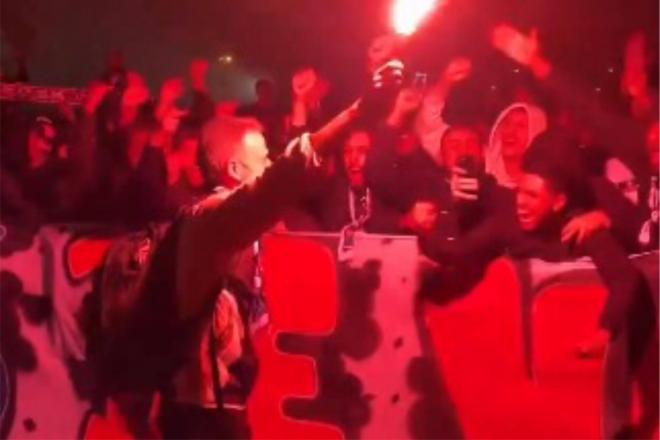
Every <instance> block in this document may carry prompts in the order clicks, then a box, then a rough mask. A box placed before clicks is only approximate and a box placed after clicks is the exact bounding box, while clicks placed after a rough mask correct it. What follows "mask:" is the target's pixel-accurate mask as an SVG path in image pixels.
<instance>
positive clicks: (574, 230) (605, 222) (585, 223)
mask: <svg viewBox="0 0 660 440" xmlns="http://www.w3.org/2000/svg"><path fill="white" fill-rule="evenodd" d="M611 225H612V221H611V220H610V218H609V217H608V216H607V214H605V213H604V212H603V211H591V212H587V213H586V214H582V215H578V216H577V217H574V218H573V219H571V221H569V222H568V223H567V224H566V226H564V229H563V230H562V231H561V241H562V243H567V244H568V243H572V242H574V243H575V244H577V245H580V244H582V243H584V240H586V239H587V238H589V237H590V236H591V235H592V234H594V233H595V232H598V231H600V230H603V229H608V228H609V227H610V226H611Z"/></svg>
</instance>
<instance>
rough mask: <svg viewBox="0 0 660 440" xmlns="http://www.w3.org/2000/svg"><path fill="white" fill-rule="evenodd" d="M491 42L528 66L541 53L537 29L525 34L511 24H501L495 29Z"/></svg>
mask: <svg viewBox="0 0 660 440" xmlns="http://www.w3.org/2000/svg"><path fill="white" fill-rule="evenodd" d="M491 42H492V44H493V47H495V49H497V50H499V51H500V52H502V53H503V54H504V55H506V56H507V57H509V58H511V59H512V60H513V61H515V62H517V63H518V64H521V65H523V66H526V67H529V66H530V65H531V63H532V62H533V61H534V60H535V59H536V58H538V57H539V56H540V53H541V50H540V46H539V40H538V31H537V30H536V29H532V31H531V32H530V33H529V35H525V34H523V33H522V32H520V31H519V30H517V29H515V28H514V27H513V26H511V25H508V24H501V25H499V26H496V27H495V28H494V29H493V33H492V35H491Z"/></svg>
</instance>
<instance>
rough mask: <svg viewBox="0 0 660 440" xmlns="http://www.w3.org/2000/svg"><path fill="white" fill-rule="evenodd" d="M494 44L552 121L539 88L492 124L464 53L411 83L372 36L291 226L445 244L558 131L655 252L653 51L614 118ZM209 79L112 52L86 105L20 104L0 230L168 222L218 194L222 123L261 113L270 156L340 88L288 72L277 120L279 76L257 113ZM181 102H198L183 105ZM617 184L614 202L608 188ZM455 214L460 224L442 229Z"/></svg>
mask: <svg viewBox="0 0 660 440" xmlns="http://www.w3.org/2000/svg"><path fill="white" fill-rule="evenodd" d="M492 43H493V46H494V47H495V49H498V50H500V51H501V52H502V54H503V55H504V56H507V57H509V58H511V59H512V60H513V61H515V62H517V63H518V64H519V65H520V66H521V68H524V69H528V70H529V71H530V72H531V74H532V75H533V76H534V77H535V78H536V80H537V82H538V87H539V88H544V89H545V95H546V96H550V97H551V99H552V101H553V102H552V105H551V107H552V108H553V111H552V112H548V111H546V110H545V109H544V108H543V107H542V106H541V105H540V103H539V100H538V99H535V97H534V94H533V93H529V92H528V91H525V90H520V91H519V92H518V93H517V95H518V96H517V98H516V99H519V100H518V101H516V102H514V103H511V105H509V106H507V107H506V108H505V109H504V110H503V111H502V112H501V113H500V115H499V116H498V117H497V118H496V119H495V120H494V122H493V121H489V120H487V119H485V118H484V117H481V115H482V114H483V112H482V113H479V112H472V113H471V112H470V111H469V106H466V105H464V103H463V102H461V98H462V96H461V94H460V93H453V92H454V91H455V90H456V89H460V85H461V83H462V82H463V81H464V80H465V79H466V78H467V77H469V76H470V74H471V70H472V65H471V61H470V60H469V59H465V58H458V59H454V60H452V61H451V62H450V63H449V64H448V66H447V67H446V69H445V71H444V72H442V73H441V74H440V75H439V78H438V79H437V81H436V82H435V83H433V84H426V82H424V83H420V82H419V81H417V78H415V80H414V81H410V80H407V79H406V78H405V73H403V72H402V70H400V69H398V67H396V66H395V67H392V66H391V65H389V66H388V65H387V64H385V63H386V62H387V61H389V60H393V59H396V58H398V56H399V55H400V53H399V52H400V51H401V47H402V42H401V40H400V39H399V38H397V37H392V36H385V37H380V38H377V39H375V40H374V42H373V43H372V45H371V46H370V48H369V50H368V52H367V58H368V62H367V70H368V73H365V77H367V78H370V79H371V83H370V85H369V87H367V88H368V89H371V90H368V91H367V92H365V96H364V97H363V98H362V101H361V103H360V106H361V107H362V110H363V111H362V117H361V118H360V120H359V122H358V123H356V124H353V126H352V127H350V129H348V130H347V131H346V133H344V136H343V139H342V148H340V149H339V150H338V151H340V154H337V157H335V158H334V159H335V160H334V161H330V162H329V163H327V165H326V166H325V172H324V175H323V176H320V177H319V178H318V179H316V180H315V181H314V182H310V189H309V194H308V197H306V200H305V202H304V203H302V204H301V206H299V209H296V210H294V211H292V212H291V213H289V215H287V218H286V221H285V224H286V226H287V227H288V228H289V229H294V230H295V229H297V230H300V229H305V230H323V231H339V230H341V229H342V228H343V227H345V226H347V225H349V224H352V225H353V227H354V228H356V229H360V228H361V229H365V230H366V231H367V232H374V233H386V234H398V233H420V231H421V230H430V229H432V228H435V227H436V226H438V224H440V226H438V228H439V229H441V230H442V231H443V234H445V233H446V234H448V236H450V237H454V236H456V235H457V234H459V233H461V231H464V229H465V228H470V227H472V226H474V225H475V224H477V223H479V222H480V221H481V220H482V219H483V218H485V217H488V216H491V215H496V214H497V215H499V213H501V212H502V211H503V210H507V209H509V210H510V209H511V208H512V207H513V203H512V195H513V190H515V188H516V186H517V181H518V179H519V177H520V174H521V166H522V159H523V156H524V153H525V151H526V150H527V149H528V147H529V146H530V145H531V144H532V141H533V140H534V139H535V138H536V137H538V135H539V134H541V133H543V132H545V131H548V130H549V131H556V130H557V129H561V130H562V131H563V132H564V133H566V134H567V137H568V138H570V142H572V143H573V144H574V145H575V149H576V151H577V152H579V154H580V157H581V160H582V163H581V165H583V166H584V171H585V173H586V174H588V175H589V176H590V177H593V178H594V179H600V178H605V179H601V180H605V181H609V183H610V186H609V187H607V186H605V187H604V188H603V185H600V184H597V183H593V186H594V187H595V188H596V190H595V193H596V194H597V195H599V193H608V195H607V196H604V197H602V198H600V197H599V203H601V205H600V206H601V208H602V209H603V210H604V211H605V212H606V213H607V214H608V216H609V219H610V220H611V222H612V223H613V224H614V226H613V227H614V229H615V230H617V228H616V227H617V226H621V228H620V230H619V231H618V232H620V234H619V235H620V236H621V238H622V240H625V241H624V243H625V246H626V248H627V249H629V250H630V251H639V250H643V249H649V248H653V247H654V246H655V245H656V244H657V235H658V234H657V193H658V191H657V186H658V178H657V172H658V109H657V100H656V99H655V98H656V97H657V53H655V54H654V53H653V51H652V49H650V48H649V44H648V41H647V39H646V38H645V36H644V35H643V34H642V33H638V34H635V35H633V36H632V37H631V38H630V40H629V41H628V44H627V48H626V53H625V54H624V57H623V59H624V65H623V67H622V72H623V75H622V77H621V92H622V94H623V95H624V96H625V98H626V100H627V102H628V103H629V107H628V109H627V114H626V112H624V113H621V112H619V113H617V112H615V111H608V110H606V109H604V108H603V106H602V105H600V104H599V103H596V102H595V101H594V100H593V99H592V98H593V96H592V95H591V94H589V93H587V92H585V91H584V90H582V89H580V88H579V87H576V86H575V85H574V84H571V82H570V81H567V80H566V79H565V78H563V77H562V75H561V72H558V71H557V69H555V68H554V67H553V66H552V64H551V62H550V61H549V60H546V59H545V58H544V57H543V54H542V50H541V45H540V44H539V42H538V41H537V37H536V36H535V35H529V36H527V35H523V34H521V33H519V32H518V31H516V30H515V29H513V28H511V27H509V26H501V27H499V28H497V29H495V30H494V32H493V35H492ZM654 68H655V69H656V70H655V73H654V70H653V69H654ZM208 69H209V63H208V62H207V61H206V60H203V59H197V60H194V61H193V62H192V63H191V64H190V69H189V72H188V75H187V76H188V78H187V81H186V79H184V78H183V77H176V78H172V79H169V80H167V81H165V83H164V84H163V85H162V87H161V89H160V91H159V93H158V95H156V96H154V95H153V94H152V93H151V92H150V90H149V88H148V87H147V85H146V82H145V80H144V78H143V77H142V76H141V75H140V74H138V73H137V72H134V71H131V70H129V69H128V68H126V67H125V65H124V61H123V58H122V56H121V54H120V53H116V52H115V53H112V54H111V55H110V56H109V58H108V61H107V68H106V70H105V71H104V72H103V73H102V74H101V75H100V76H99V78H97V79H96V80H94V81H92V82H91V84H90V85H89V86H88V88H87V97H86V100H85V102H84V104H83V105H82V106H81V107H79V108H74V107H72V106H70V105H67V104H65V103H63V104H62V105H60V106H59V108H58V111H57V113H56V114H54V115H53V114H50V115H48V116H46V115H39V114H37V115H35V114H34V113H31V112H26V111H25V110H24V108H23V107H24V106H23V105H22V104H21V103H3V106H2V171H3V172H2V208H3V209H2V217H3V223H4V224H16V225H23V226H24V225H39V224H43V223H53V222H55V223H57V222H77V223H80V222H85V223H87V222H92V223H110V224H115V225H122V226H128V227H133V228H135V227H141V226H144V225H146V224H148V223H149V222H164V221H168V220H171V219H173V218H174V217H175V216H176V214H177V212H178V211H179V210H180V208H181V207H183V206H187V205H190V204H192V203H193V202H194V201H196V200H198V199H200V198H201V197H202V196H204V195H206V194H208V193H209V192H210V191H212V190H213V185H212V184H210V183H209V182H212V181H213V179H210V178H209V175H208V173H209V172H210V170H209V168H208V167H207V166H206V165H205V161H206V158H205V157H204V154H203V153H202V151H203V149H202V148H200V145H203V143H204V142H206V141H207V139H205V137H208V136H210V134H209V132H210V130H208V126H209V125H210V124H211V123H212V121H213V120H214V119H216V118H229V117H251V118H254V119H256V120H257V121H258V122H259V124H260V126H261V129H262V130H263V133H264V135H265V137H266V139H267V144H268V147H269V154H270V158H271V159H276V158H277V157H278V156H279V155H281V154H282V152H283V151H284V148H285V147H286V145H287V143H288V142H289V141H290V140H291V139H293V138H294V137H295V136H297V135H299V134H300V133H301V132H303V131H305V130H310V129H315V128H318V127H319V126H320V125H321V124H322V123H324V122H325V121H326V120H327V119H329V115H328V114H327V112H326V111H325V108H324V102H325V100H326V97H327V95H328V93H329V92H330V83H329V82H328V81H327V80H325V79H324V78H322V77H321V76H320V74H319V72H317V71H316V70H315V69H314V68H311V67H309V68H305V69H301V70H299V71H297V72H295V74H294V75H293V77H292V81H291V88H290V90H291V98H292V99H291V102H292V104H291V107H290V108H289V109H288V110H282V107H281V106H280V105H279V101H278V99H277V97H276V92H275V91H276V86H275V84H274V83H273V82H271V81H270V80H268V79H261V80H259V81H257V83H256V85H255V92H256V96H257V99H256V101H255V102H254V103H250V104H247V105H239V104H238V103H235V102H220V103H216V102H214V100H213V99H212V97H211V95H210V93H209V88H208V85H207V72H208ZM21 72H23V73H22V75H21V77H20V78H18V80H21V81H24V80H25V79H26V77H27V73H26V71H25V69H21ZM397 75H403V79H402V78H399V77H398V76H397ZM388 82H389V83H396V84H397V85H398V86H399V87H396V88H392V87H390V89H392V90H394V92H392V90H389V91H388V90H379V87H381V86H382V85H383V84H385V87H383V89H388V87H387V86H388ZM377 91H378V93H376V92H377ZM388 93H389V95H388ZM376 95H378V96H376ZM184 100H185V101H188V102H189V105H188V106H187V107H185V108H184V107H183V106H182V104H181V103H182V102H183V101H184ZM473 101H476V102H478V97H473ZM546 101H547V100H546ZM466 109H467V110H466ZM612 188H618V189H619V192H618V194H616V195H613V194H612V192H611V191H609V192H608V190H609V189H612ZM619 195H622V196H623V198H622V199H621V200H619V199H618V197H619ZM613 197H617V199H616V200H615V199H613ZM608 210H609V211H608ZM448 212H451V213H452V214H456V215H451V216H449V217H451V221H449V223H448V224H446V225H442V223H445V221H444V217H446V215H445V214H446V213H448ZM640 217H642V218H644V221H643V222H642V224H643V226H642V229H643V230H640V231H633V232H634V233H633V232H631V231H629V230H626V229H627V228H628V227H629V225H630V223H631V219H632V218H634V219H638V218H640ZM448 231H451V232H448Z"/></svg>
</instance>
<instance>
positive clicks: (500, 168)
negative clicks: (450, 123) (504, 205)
mask: <svg viewBox="0 0 660 440" xmlns="http://www.w3.org/2000/svg"><path fill="white" fill-rule="evenodd" d="M514 109H523V110H525V111H526V112H527V117H528V118H529V137H528V139H529V141H528V143H527V147H525V148H528V147H529V145H530V144H531V143H532V141H533V140H534V138H536V136H538V135H539V134H541V133H543V132H544V131H545V129H546V128H547V127H548V122H547V118H546V115H545V112H544V111H543V110H541V109H540V108H539V107H536V106H534V105H531V104H526V103H523V102H516V103H514V104H511V105H510V106H508V107H507V108H505V109H504V110H503V111H502V112H501V113H500V115H499V116H498V117H497V120H496V121H495V124H493V128H492V130H491V132H490V137H489V138H488V145H486V151H485V159H486V172H488V173H489V174H491V175H493V176H494V177H495V179H496V180H497V183H499V184H500V185H502V186H504V187H507V188H515V187H516V182H515V180H514V179H513V178H512V177H511V176H509V174H508V173H507V172H506V168H505V167H504V161H503V159H502V143H501V141H500V140H499V139H496V138H495V133H496V132H497V129H498V127H499V126H500V124H501V123H502V120H503V119H504V117H505V116H506V115H507V114H508V113H509V112H511V111H512V110H514Z"/></svg>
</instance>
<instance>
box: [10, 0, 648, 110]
mask: <svg viewBox="0 0 660 440" xmlns="http://www.w3.org/2000/svg"><path fill="white" fill-rule="evenodd" d="M447 1H448V3H447V4H446V6H445V7H444V8H442V10H441V11H440V12H438V13H436V14H435V15H434V16H433V17H431V18H430V19H429V20H428V22H427V23H426V24H425V26H424V27H423V28H422V29H421V30H420V31H419V32H418V34H417V35H415V37H414V40H413V42H412V43H411V48H410V50H409V55H410V63H411V64H412V65H414V66H415V70H423V71H426V72H429V73H430V76H431V77H433V76H434V75H436V74H437V73H438V72H439V71H440V70H441V68H442V67H443V65H444V64H445V63H446V62H447V61H448V59H449V57H451V56H453V55H468V56H470V57H472V58H473V59H474V60H475V63H476V66H477V69H478V70H479V74H480V75H481V76H480V78H483V81H484V82H488V81H494V80H497V79H498V78H501V77H502V76H503V75H504V76H506V75H508V74H509V70H510V69H509V68H508V67H507V65H506V63H505V62H504V61H503V60H502V59H501V57H499V56H498V55H496V54H494V53H493V51H492V50H490V49H489V48H488V46H487V41H486V35H487V30H488V29H489V28H490V26H492V24H494V23H497V22H501V21H508V22H512V23H513V24H515V25H517V26H520V27H522V28H525V29H529V28H530V27H531V26H533V25H536V26H538V27H539V28H540V31H541V39H542V41H544V42H545V47H546V52H548V54H549V55H550V57H551V58H552V59H555V60H557V64H559V65H560V66H562V68H565V69H566V70H568V71H569V72H572V73H573V74H574V75H575V76H576V78H578V79H580V80H583V81H585V83H588V84H590V85H599V84H604V85H605V86H608V84H607V83H608V82H610V83H614V82H615V81H612V80H610V79H608V72H607V69H608V67H610V66H614V67H616V68H618V67H619V60H620V56H621V47H622V43H623V41H624V38H625V36H626V35H627V34H629V33H630V32H631V31H632V30H633V29H636V28H642V29H646V30H647V31H648V32H649V34H651V35H655V38H656V39H657V35H658V1H657V0H447ZM0 4H1V8H2V16H1V26H2V46H3V51H2V57H3V66H5V67H4V69H3V70H6V69H7V67H6V66H8V65H10V64H11V63H10V61H9V60H10V59H11V49H12V48H15V47H18V48H21V50H23V51H24V52H25V53H27V55H28V66H29V70H30V75H31V80H32V82H34V83H36V84H44V85H61V86H82V85H84V84H86V83H87V82H88V81H89V80H90V79H91V78H93V77H95V76H97V75H98V74H99V73H100V72H101V70H102V68H103V64H104V58H105V54H106V53H107V52H108V50H110V49H112V48H119V49H121V50H122V51H123V52H124V54H125V57H126V61H127V65H128V66H129V67H130V68H131V69H134V70H137V71H139V72H141V73H143V74H144V75H145V77H146V78H147V80H148V82H149V83H150V84H151V87H152V91H154V92H155V91H156V90H157V87H158V85H159V84H160V82H161V81H162V80H163V79H164V78H167V77H169V76H173V75H176V74H182V73H185V71H186V66H187V64H188V62H189V61H190V59H192V58H193V57H195V56H203V57H207V58H209V59H210V60H212V61H213V63H212V65H213V66H214V67H213V70H212V73H211V77H210V83H211V85H212V88H213V91H214V93H215V95H216V96H217V97H223V98H227V97H230V98H242V99H246V98H248V97H249V95H250V90H251V86H250V83H251V81H253V79H254V78H257V77H259V76H261V75H267V76H271V77H273V78H276V79H279V80H280V81H288V80H287V79H286V78H288V76H289V75H290V74H291V71H292V70H293V69H294V68H295V67H297V66H301V65H304V64H312V65H314V66H317V67H318V68H319V69H320V70H321V71H322V72H323V73H324V74H325V75H326V76H327V77H329V78H330V79H331V80H332V82H333V84H334V86H335V90H334V92H333V94H334V95H335V96H336V97H337V96H338V97H339V98H340V99H344V98H348V97H349V96H352V95H354V94H356V93H358V92H359V89H360V87H361V84H362V77H361V74H362V72H363V71H364V68H363V57H364V50H365V47H366V46H367V44H368V41H369V40H370V38H372V37H373V36H375V35H377V34H378V33H380V32H382V31H384V30H387V26H386V24H387V22H388V17H387V13H388V9H389V4H390V0H2V2H0ZM224 53H232V54H233V55H234V56H235V57H236V58H237V63H236V65H235V66H232V67H226V66H225V67H223V66H221V65H220V63H218V62H217V61H216V60H217V58H218V56H220V55H221V54H224ZM503 72H504V73H503ZM610 75H611V74H610ZM286 87H288V86H286Z"/></svg>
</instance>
